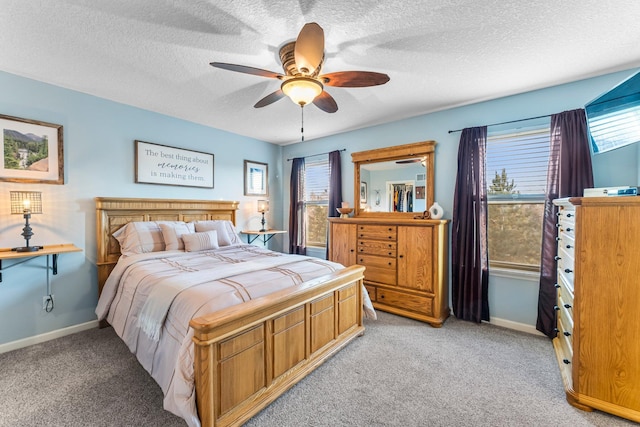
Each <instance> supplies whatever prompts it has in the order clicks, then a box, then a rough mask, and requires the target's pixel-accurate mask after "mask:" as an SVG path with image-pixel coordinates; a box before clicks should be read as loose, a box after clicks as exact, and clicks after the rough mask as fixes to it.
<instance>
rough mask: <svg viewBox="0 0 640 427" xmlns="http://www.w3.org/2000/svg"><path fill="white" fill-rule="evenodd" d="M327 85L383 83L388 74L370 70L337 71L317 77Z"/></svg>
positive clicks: (362, 85)
mask: <svg viewBox="0 0 640 427" xmlns="http://www.w3.org/2000/svg"><path fill="white" fill-rule="evenodd" d="M318 79H320V81H321V82H322V83H323V84H325V85H329V86H336V87H368V86H378V85H383V84H385V83H386V82H388V81H389V76H388V75H386V74H382V73H374V72H371V71H338V72H336V73H329V74H324V75H322V76H320V77H318Z"/></svg>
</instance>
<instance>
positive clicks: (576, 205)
mask: <svg viewBox="0 0 640 427" xmlns="http://www.w3.org/2000/svg"><path fill="white" fill-rule="evenodd" d="M553 203H554V204H555V205H556V206H558V224H557V225H558V236H557V241H558V255H557V257H556V261H557V273H558V274H557V276H558V280H557V284H556V288H557V304H556V307H555V308H556V310H557V336H556V338H554V340H553V346H554V349H555V352H556V356H557V359H558V364H559V366H560V371H561V374H562V379H563V382H564V387H565V391H566V396H567V401H568V402H569V403H571V404H572V405H574V406H576V407H578V408H580V409H583V410H593V409H599V410H602V411H605V412H609V413H612V414H615V415H618V416H621V417H624V418H628V419H630V420H634V421H637V422H640V197H582V198H566V199H557V200H555V201H554V202H553Z"/></svg>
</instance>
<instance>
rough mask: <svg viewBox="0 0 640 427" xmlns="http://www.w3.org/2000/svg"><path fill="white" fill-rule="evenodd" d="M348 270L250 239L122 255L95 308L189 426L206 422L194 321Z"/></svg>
mask: <svg viewBox="0 0 640 427" xmlns="http://www.w3.org/2000/svg"><path fill="white" fill-rule="evenodd" d="M342 268H344V267H343V266H342V265H340V264H337V263H333V262H330V261H325V260H320V259H317V258H311V257H303V256H299V255H285V254H281V253H278V252H273V251H269V250H267V249H262V248H259V247H257V246H253V245H246V244H242V245H234V246H226V247H223V248H220V249H216V250H215V251H203V252H183V251H165V252H152V253H146V254H140V255H133V256H129V257H121V258H120V260H119V261H118V263H117V265H116V267H115V268H114V270H113V272H112V273H111V275H110V276H109V278H108V279H107V281H106V283H105V286H104V288H103V290H102V293H101V296H100V300H99V301H98V306H97V308H96V314H97V315H98V319H99V320H102V319H107V321H108V322H109V323H110V324H111V325H112V326H113V328H114V330H115V331H116V333H117V334H118V335H119V336H120V337H121V338H122V339H123V341H124V342H125V343H126V344H127V346H128V347H129V349H130V350H131V351H132V352H133V353H134V354H135V355H136V357H137V358H138V360H139V361H140V363H141V364H142V366H143V367H144V368H145V369H146V370H147V371H148V372H149V373H150V374H151V376H152V377H153V378H154V379H155V380H156V381H157V383H158V384H159V385H160V387H161V388H162V391H163V393H164V396H165V397H164V408H165V409H167V410H168V411H171V412H173V413H174V414H176V415H178V416H181V417H182V418H184V419H185V420H186V421H187V424H188V425H190V426H199V425H200V422H199V420H198V417H197V411H196V403H195V387H194V378H193V343H192V341H191V339H192V337H193V331H192V330H191V328H190V327H189V321H190V320H191V319H193V318H195V317H199V316H202V315H204V314H207V313H211V312H214V311H216V310H220V309H222V308H225V307H229V306H232V305H235V304H240V303H242V302H244V301H248V300H250V299H255V298H258V297H261V296H264V295H267V294H270V293H273V292H276V291H278V290H280V289H284V288H287V287H292V286H296V285H299V284H301V283H303V282H305V281H307V280H310V279H312V278H315V277H319V276H322V275H325V274H329V273H331V272H334V271H336V270H339V269H342ZM208 274H210V276H209V278H207V277H206V276H207V275H208ZM167 284H169V286H168V287H167ZM163 288H166V289H163ZM363 295H364V297H365V298H364V299H365V313H366V314H367V315H368V316H369V317H375V312H374V311H373V306H372V305H371V302H370V301H369V299H368V295H367V293H366V291H365V292H363ZM150 297H151V299H149V298H150ZM145 306H146V308H145ZM163 307H164V308H163ZM143 309H144V310H145V311H146V312H147V314H149V313H151V317H152V323H154V322H155V323H157V325H159V326H161V328H160V330H159V336H158V337H156V338H157V339H154V338H152V336H153V335H154V334H153V333H151V334H147V333H145V332H144V331H143V330H142V329H141V327H140V321H139V318H140V316H141V313H142V311H143ZM142 323H143V324H144V323H145V322H142ZM149 335H152V336H149Z"/></svg>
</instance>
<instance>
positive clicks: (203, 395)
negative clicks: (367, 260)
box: [190, 266, 364, 427]
mask: <svg viewBox="0 0 640 427" xmlns="http://www.w3.org/2000/svg"><path fill="white" fill-rule="evenodd" d="M363 272H364V267H361V266H353V267H349V268H346V269H344V270H341V271H338V272H336V273H333V274H331V275H328V276H324V277H321V278H318V279H314V280H312V281H309V282H305V283H303V284H302V285H300V286H299V287H298V289H297V290H296V292H294V293H291V291H289V290H286V291H284V292H279V293H275V294H272V295H268V296H265V297H263V298H259V299H256V300H253V301H249V302H247V303H244V304H241V305H238V306H233V307H229V308H228V309H225V310H223V311H220V312H217V313H213V314H210V315H206V316H203V317H199V318H197V319H193V320H192V321H191V323H190V325H191V327H192V328H193V329H194V338H193V341H194V343H195V380H196V398H197V405H198V414H199V416H200V421H201V423H202V426H203V427H209V426H231V425H241V424H242V423H244V422H246V421H247V420H248V419H249V418H251V417H252V416H253V415H255V414H256V413H257V412H259V411H260V410H261V409H263V408H264V407H266V406H267V405H268V404H269V403H271V402H273V401H274V400H275V399H276V398H277V397H278V396H280V395H281V394H282V393H284V392H285V391H286V390H288V389H289V388H290V387H291V386H293V385H294V384H296V383H297V382H298V381H300V380H301V379H302V378H304V377H305V376H306V375H307V374H309V373H310V372H311V371H313V370H314V369H315V368H316V367H317V366H319V365H320V364H321V363H323V362H324V361H325V360H327V358H329V357H331V356H332V355H333V354H335V353H336V352H337V351H339V350H340V349H341V348H342V347H344V346H345V345H346V344H347V343H349V342H350V341H351V340H353V339H354V338H355V337H357V336H359V335H362V333H363V332H364V327H363V325H362V317H363V311H362V298H363V297H362V283H363V282H362V281H363Z"/></svg>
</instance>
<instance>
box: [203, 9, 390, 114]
mask: <svg viewBox="0 0 640 427" xmlns="http://www.w3.org/2000/svg"><path fill="white" fill-rule="evenodd" d="M280 61H281V62H282V67H283V69H284V74H280V73H276V72H273V71H269V70H263V69H260V68H254V67H249V66H246V65H237V64H227V63H224V62H211V63H210V65H211V66H213V67H217V68H222V69H225V70H230V71H237V72H239V73H245V74H253V75H256V76H261V77H268V78H274V79H278V80H282V84H281V85H280V89H278V90H276V91H275V92H272V93H270V94H269V95H267V96H265V97H264V98H262V99H261V100H260V101H258V102H257V103H256V104H255V105H254V107H255V108H261V107H265V106H267V105H270V104H273V103H274V102H276V101H278V100H279V99H281V98H283V97H285V96H288V97H289V98H291V100H292V101H293V102H295V103H296V104H298V105H300V106H301V107H304V106H305V105H307V104H309V103H313V104H314V105H315V106H317V107H318V108H320V109H321V110H322V111H325V112H327V113H335V112H336V111H338V105H337V104H336V101H335V99H333V97H332V96H331V95H329V93H328V92H326V91H325V90H324V86H325V85H327V86H335V87H368V86H377V85H382V84H385V83H386V82H388V81H389V76H388V75H386V74H382V73H374V72H370V71H338V72H335V73H329V74H322V75H321V74H320V71H321V69H322V64H323V61H324V31H323V30H322V27H320V25H318V24H316V23H315V22H311V23H308V24H305V25H304V27H302V30H300V34H298V38H297V39H296V41H293V42H289V43H287V44H285V45H284V46H282V47H281V48H280Z"/></svg>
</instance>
